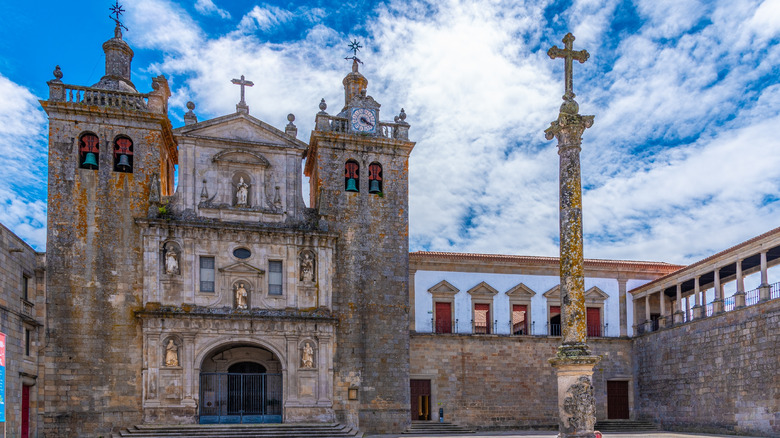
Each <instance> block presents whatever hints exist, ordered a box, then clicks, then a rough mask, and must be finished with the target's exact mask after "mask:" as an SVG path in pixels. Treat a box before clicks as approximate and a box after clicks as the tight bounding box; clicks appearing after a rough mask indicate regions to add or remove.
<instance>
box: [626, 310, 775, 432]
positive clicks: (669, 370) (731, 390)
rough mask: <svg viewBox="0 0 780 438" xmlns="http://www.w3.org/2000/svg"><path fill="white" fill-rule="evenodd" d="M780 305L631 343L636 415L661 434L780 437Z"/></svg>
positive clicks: (693, 324)
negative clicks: (634, 375)
mask: <svg viewBox="0 0 780 438" xmlns="http://www.w3.org/2000/svg"><path fill="white" fill-rule="evenodd" d="M778 327H780V300H778V299H776V300H773V301H769V302H766V303H760V304H758V305H755V306H749V307H745V308H742V309H739V310H735V311H732V312H727V313H723V314H720V315H716V316H713V317H709V318H705V319H699V320H694V321H693V322H690V323H687V324H684V325H679V326H676V327H673V328H669V329H662V330H661V331H658V332H652V333H648V334H645V335H642V336H639V337H637V338H635V340H634V345H633V357H634V363H635V367H636V376H637V389H638V391H639V395H640V397H639V399H638V417H639V418H642V419H648V420H652V421H654V422H656V423H658V424H660V425H661V426H662V427H663V428H664V429H666V430H680V431H684V430H690V431H696V432H715V433H739V434H747V435H763V436H780V372H778V370H779V369H780V331H778Z"/></svg>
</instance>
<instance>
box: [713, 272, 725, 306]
mask: <svg viewBox="0 0 780 438" xmlns="http://www.w3.org/2000/svg"><path fill="white" fill-rule="evenodd" d="M713 274H714V279H713V285H714V287H715V300H713V302H712V314H713V315H714V314H716V313H720V312H722V311H723V285H722V284H720V269H715V271H714V272H713Z"/></svg>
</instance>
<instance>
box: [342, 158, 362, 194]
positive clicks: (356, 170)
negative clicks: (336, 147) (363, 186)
mask: <svg viewBox="0 0 780 438" xmlns="http://www.w3.org/2000/svg"><path fill="white" fill-rule="evenodd" d="M344 191H347V192H359V191H360V165H359V164H358V163H357V161H355V160H349V161H347V163H346V164H344Z"/></svg>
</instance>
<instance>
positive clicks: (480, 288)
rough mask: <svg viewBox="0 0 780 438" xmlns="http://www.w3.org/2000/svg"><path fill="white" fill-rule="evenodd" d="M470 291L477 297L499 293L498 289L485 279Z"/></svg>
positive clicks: (469, 291)
mask: <svg viewBox="0 0 780 438" xmlns="http://www.w3.org/2000/svg"><path fill="white" fill-rule="evenodd" d="M468 293H469V294H470V295H471V296H476V297H492V296H493V295H495V294H497V293H498V291H497V290H496V288H494V287H493V286H491V285H489V284H487V283H486V282H484V281H483V282H481V283H479V284H478V285H476V286H474V287H472V288H471V289H469V290H468Z"/></svg>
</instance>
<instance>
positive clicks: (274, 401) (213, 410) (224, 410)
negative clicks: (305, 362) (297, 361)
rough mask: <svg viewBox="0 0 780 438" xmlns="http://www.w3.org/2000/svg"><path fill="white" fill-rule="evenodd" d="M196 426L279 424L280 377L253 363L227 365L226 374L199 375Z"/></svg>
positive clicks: (280, 407) (280, 409) (280, 415)
mask: <svg viewBox="0 0 780 438" xmlns="http://www.w3.org/2000/svg"><path fill="white" fill-rule="evenodd" d="M200 390H201V409H200V422H201V423H202V424H209V423H281V422H282V375H281V374H269V373H266V368H265V367H264V366H262V365H260V364H258V363H255V362H239V363H236V364H233V365H231V366H230V367H229V368H228V372H227V373H201V375H200Z"/></svg>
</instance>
